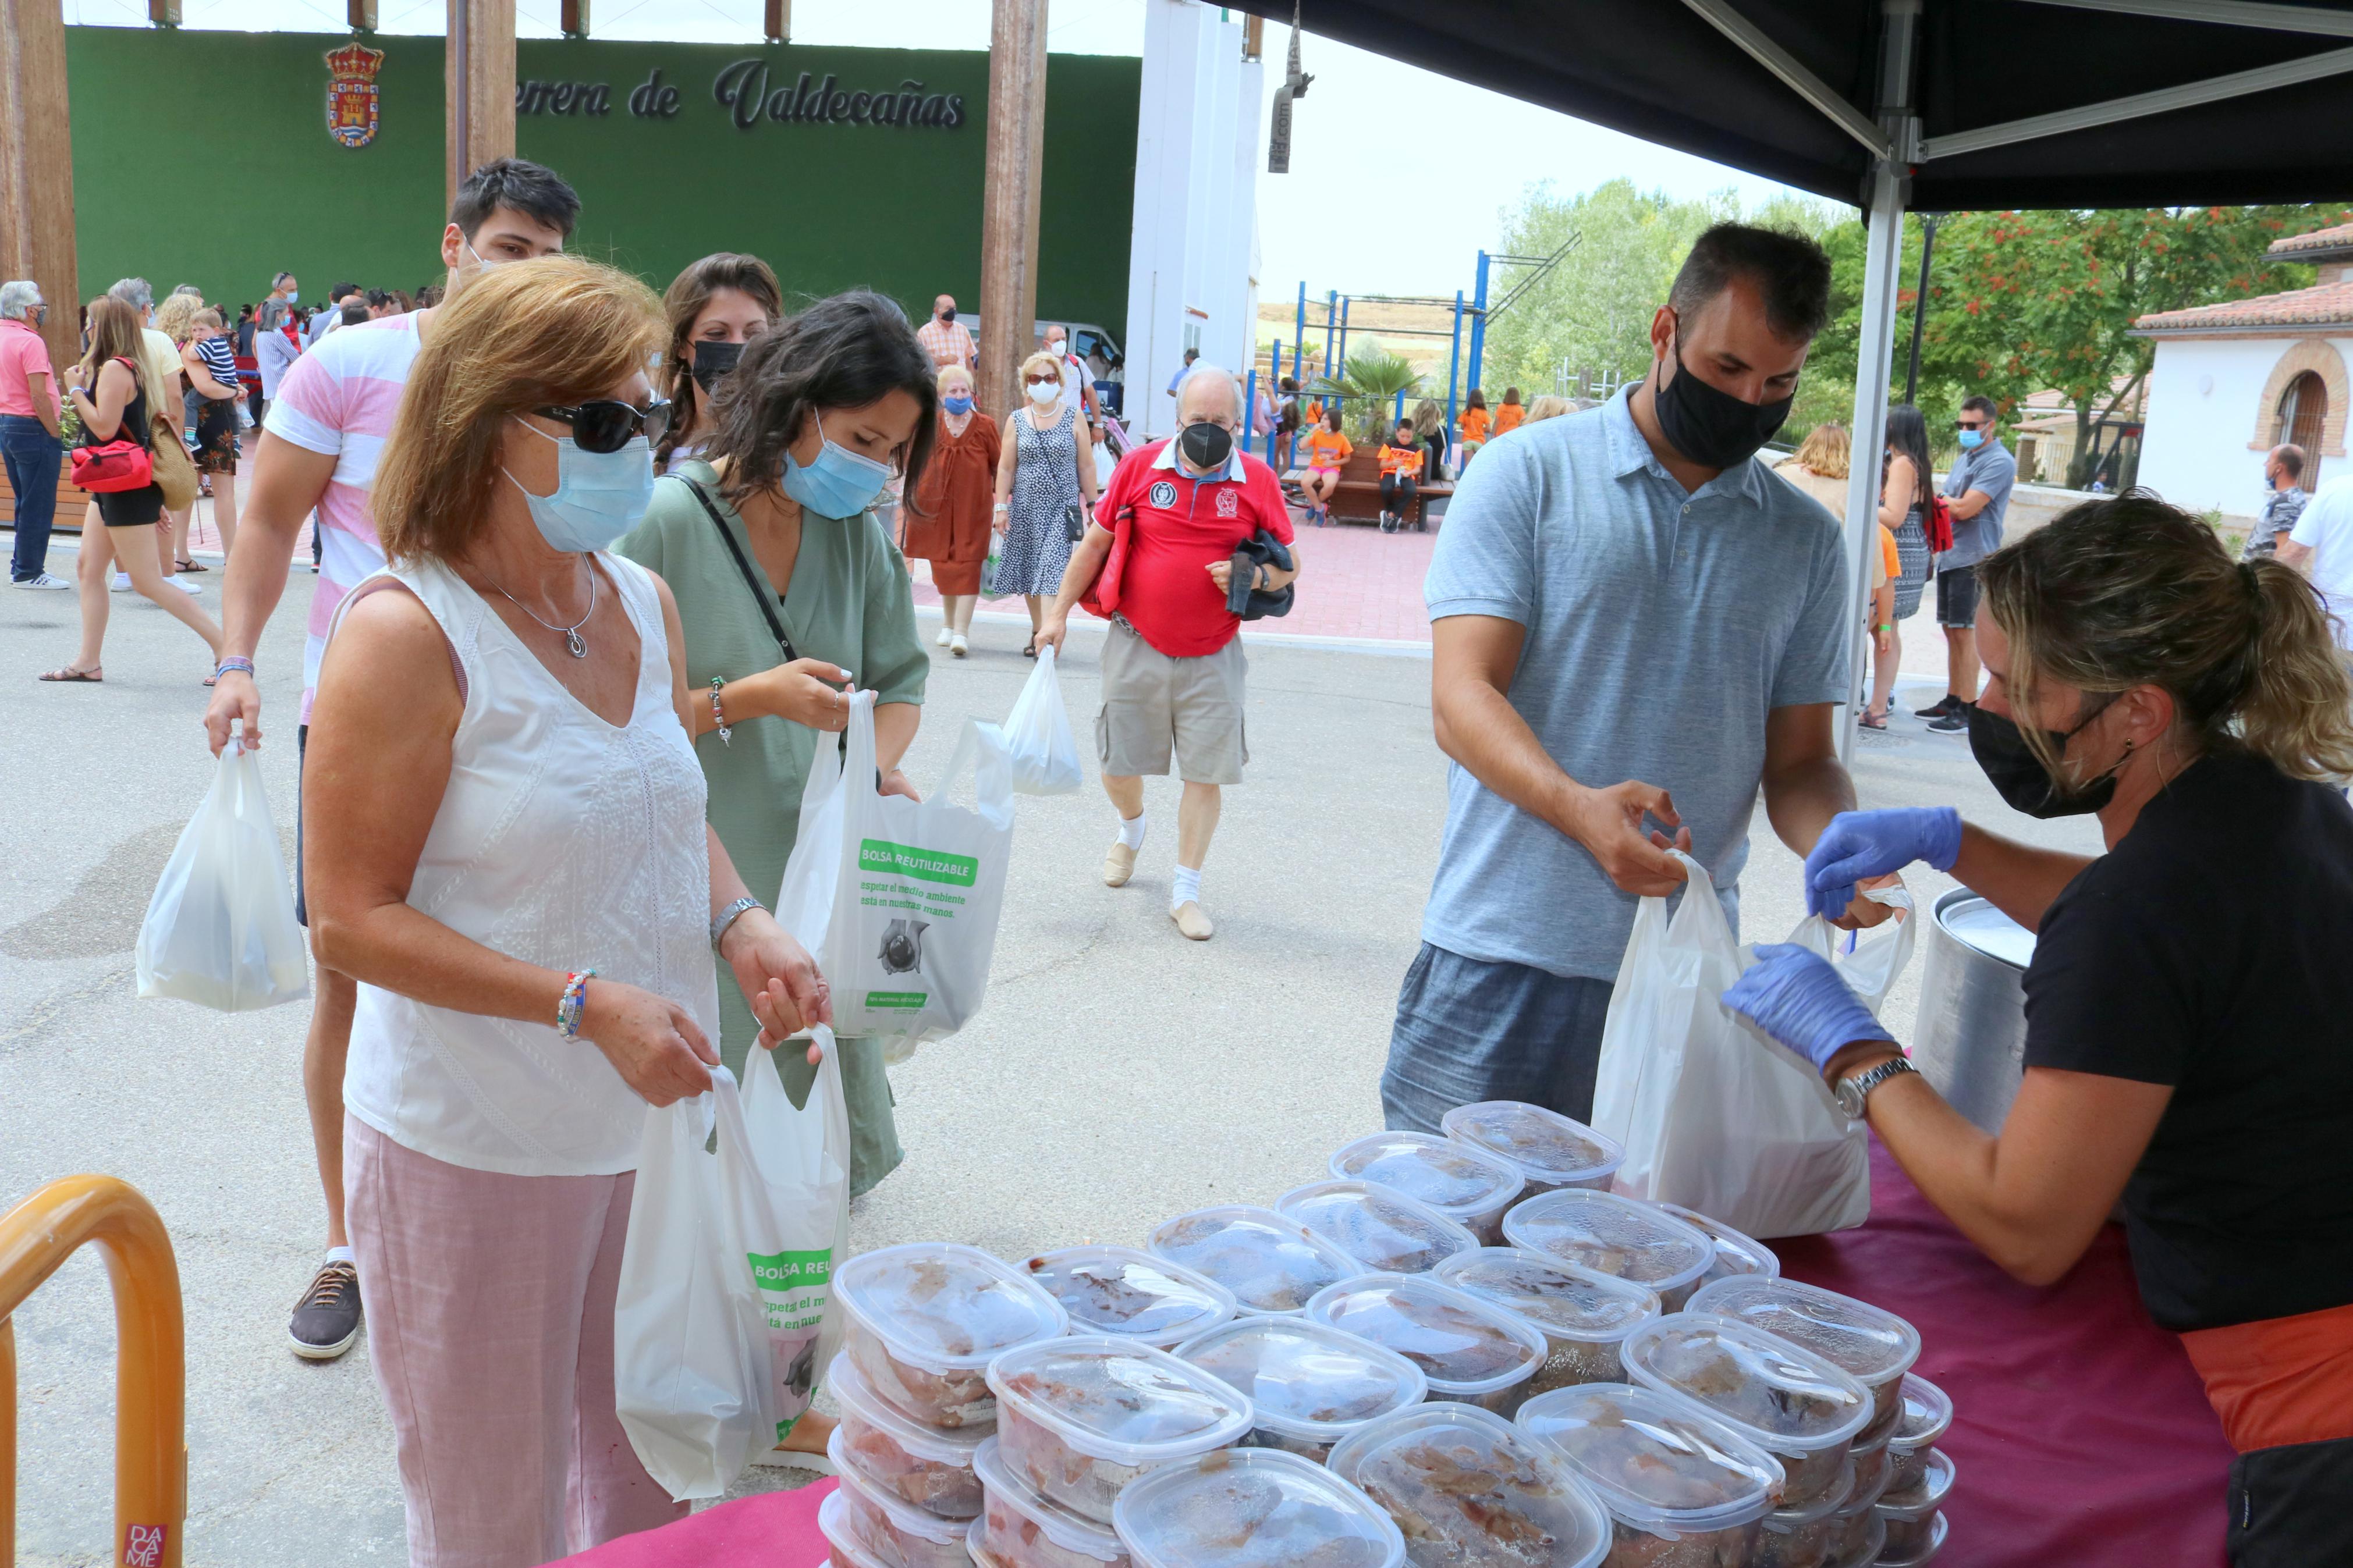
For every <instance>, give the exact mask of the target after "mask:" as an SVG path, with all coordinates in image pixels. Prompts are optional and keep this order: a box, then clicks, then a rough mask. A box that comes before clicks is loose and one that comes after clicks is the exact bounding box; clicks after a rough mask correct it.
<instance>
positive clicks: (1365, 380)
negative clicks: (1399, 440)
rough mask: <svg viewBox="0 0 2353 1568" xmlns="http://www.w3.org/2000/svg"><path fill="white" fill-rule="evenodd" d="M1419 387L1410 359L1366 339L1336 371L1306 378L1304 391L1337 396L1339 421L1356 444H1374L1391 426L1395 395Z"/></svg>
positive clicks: (1417, 389)
mask: <svg viewBox="0 0 2353 1568" xmlns="http://www.w3.org/2000/svg"><path fill="white" fill-rule="evenodd" d="M1420 390H1421V376H1420V374H1419V373H1417V372H1416V371H1415V370H1414V368H1413V363H1412V362H1411V361H1409V360H1408V359H1407V358H1406V357H1405V356H1404V355H1403V354H1400V353H1392V352H1390V351H1389V350H1388V349H1387V348H1385V347H1383V346H1382V345H1381V344H1380V343H1378V342H1368V343H1366V346H1365V347H1364V348H1362V349H1360V350H1358V351H1357V352H1356V353H1351V354H1349V356H1348V358H1347V363H1345V364H1343V365H1342V366H1341V367H1340V373H1339V374H1337V375H1319V376H1315V377H1314V378H1313V379H1312V380H1310V381H1309V382H1308V384H1307V385H1306V388H1305V389H1304V395H1306V396H1309V397H1322V398H1326V399H1329V398H1333V397H1337V398H1339V399H1340V407H1341V410H1342V414H1341V425H1342V426H1343V428H1345V430H1346V432H1347V434H1348V437H1349V439H1350V440H1352V441H1355V442H1356V443H1357V444H1358V445H1360V446H1361V445H1366V444H1375V445H1377V444H1378V443H1379V441H1380V440H1381V438H1382V437H1385V436H1387V435H1388V433H1389V430H1390V429H1391V428H1392V425H1391V421H1392V419H1393V418H1394V416H1395V412H1396V409H1397V400H1398V394H1399V393H1403V394H1404V395H1406V396H1407V397H1408V398H1411V397H1412V396H1413V395H1415V394H1416V393H1418V392H1419V391H1420Z"/></svg>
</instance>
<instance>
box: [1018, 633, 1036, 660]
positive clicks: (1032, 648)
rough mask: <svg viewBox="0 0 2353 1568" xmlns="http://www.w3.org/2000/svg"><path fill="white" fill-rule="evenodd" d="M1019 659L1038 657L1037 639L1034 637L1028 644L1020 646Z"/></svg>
mask: <svg viewBox="0 0 2353 1568" xmlns="http://www.w3.org/2000/svg"><path fill="white" fill-rule="evenodd" d="M1021 657H1022V658H1037V657H1038V639H1037V638H1036V637H1031V638H1030V639H1029V641H1028V642H1026V643H1023V644H1022V645H1021Z"/></svg>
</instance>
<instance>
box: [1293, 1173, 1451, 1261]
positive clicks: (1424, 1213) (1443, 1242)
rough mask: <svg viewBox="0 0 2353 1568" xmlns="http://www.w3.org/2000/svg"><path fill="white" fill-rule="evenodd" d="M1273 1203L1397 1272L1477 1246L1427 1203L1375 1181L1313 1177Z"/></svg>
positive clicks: (1354, 1253) (1351, 1251) (1355, 1254)
mask: <svg viewBox="0 0 2353 1568" xmlns="http://www.w3.org/2000/svg"><path fill="white" fill-rule="evenodd" d="M1274 1206H1275V1210H1276V1212H1277V1213H1279V1214H1283V1215H1289V1216H1290V1217H1291V1218H1293V1219H1295V1220H1297V1221H1298V1222H1299V1223H1300V1224H1302V1225H1303V1226H1306V1227H1307V1228H1308V1229H1310V1230H1312V1231H1314V1233H1315V1234H1316V1235H1318V1236H1320V1237H1323V1238H1324V1240H1326V1241H1328V1242H1330V1243H1331V1244H1332V1245H1333V1246H1335V1247H1338V1248H1339V1249H1340V1250H1341V1251H1343V1252H1345V1253H1346V1254H1347V1255H1348V1256H1349V1257H1351V1258H1355V1259H1356V1261H1357V1263H1358V1264H1360V1265H1361V1266H1363V1267H1364V1268H1376V1269H1382V1270H1385V1271H1387V1272H1389V1273H1393V1274H1420V1273H1423V1272H1426V1271H1427V1270H1429V1269H1430V1268H1435V1267H1437V1266H1438V1265H1439V1264H1440V1263H1441V1262H1443V1261H1445V1260H1446V1259H1447V1258H1451V1257H1453V1256H1454V1255H1455V1254H1457V1253H1461V1252H1468V1251H1470V1250H1471V1249H1472V1248H1473V1247H1477V1246H1478V1245H1479V1238H1478V1237H1475V1236H1473V1235H1472V1234H1471V1233H1470V1232H1469V1231H1467V1230H1465V1229H1463V1228H1462V1227H1461V1226H1459V1225H1457V1224H1455V1223H1454V1221H1452V1220H1451V1219H1449V1218H1447V1217H1446V1216H1445V1215H1442V1214H1440V1213H1439V1212H1438V1211H1437V1210H1436V1209H1434V1208H1431V1207H1430V1205H1428V1204H1425V1203H1421V1202H1419V1201H1417V1200H1415V1199H1413V1198H1409V1197H1408V1196H1406V1195H1405V1194H1403V1193H1401V1192H1399V1191H1398V1190H1397V1189H1396V1188H1395V1187H1385V1186H1382V1185H1380V1184H1377V1183H1374V1182H1355V1181H1350V1182H1310V1183H1308V1184H1306V1185H1305V1186H1303V1187H1293V1188H1292V1189H1291V1190H1290V1191H1289V1192H1287V1193H1285V1194H1282V1196H1281V1197H1279V1198H1277V1199H1275V1200H1274Z"/></svg>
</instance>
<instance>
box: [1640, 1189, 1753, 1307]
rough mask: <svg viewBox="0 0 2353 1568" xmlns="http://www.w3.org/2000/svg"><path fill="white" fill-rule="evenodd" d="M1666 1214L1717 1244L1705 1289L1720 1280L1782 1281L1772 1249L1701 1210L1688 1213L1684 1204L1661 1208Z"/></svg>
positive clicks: (1703, 1278)
mask: <svg viewBox="0 0 2353 1568" xmlns="http://www.w3.org/2000/svg"><path fill="white" fill-rule="evenodd" d="M1658 1206H1659V1207H1661V1208H1662V1209H1664V1210H1666V1211H1667V1212H1668V1213H1669V1214H1671V1215H1674V1216H1675V1217H1676V1218H1677V1219H1679V1220H1681V1221H1683V1223H1684V1224H1685V1225H1687V1226H1691V1227H1692V1228H1693V1229H1694V1230H1697V1231H1704V1232H1705V1233H1706V1235H1707V1238H1708V1239H1709V1240H1710V1241H1713V1242H1714V1243H1715V1262H1713V1263H1711V1264H1709V1265H1708V1266H1707V1272H1706V1273H1704V1274H1703V1275H1701V1276H1700V1277H1699V1282H1700V1284H1701V1286H1702V1287H1703V1288H1704V1287H1706V1286H1709V1285H1713V1284H1715V1282H1716V1281H1717V1280H1719V1279H1732V1278H1733V1277H1734V1276H1736V1275H1742V1274H1757V1275H1762V1276H1763V1277H1764V1278H1766V1279H1779V1278H1780V1277H1781V1258H1780V1255H1779V1254H1778V1253H1776V1252H1775V1251H1774V1250H1773V1249H1772V1248H1771V1247H1767V1246H1766V1245H1765V1244H1764V1243H1763V1242H1761V1241H1759V1240H1757V1238H1756V1237H1753V1236H1750V1235H1748V1234H1746V1232H1743V1231H1737V1230H1735V1229H1733V1228H1732V1227H1731V1226H1728V1225H1726V1224H1725V1223H1724V1222H1723V1221H1722V1220H1720V1219H1710V1218H1709V1217H1708V1216H1707V1215H1704V1214H1702V1213H1700V1212H1699V1211H1698V1210H1697V1209H1687V1208H1685V1207H1683V1205H1681V1204H1661V1205H1658Z"/></svg>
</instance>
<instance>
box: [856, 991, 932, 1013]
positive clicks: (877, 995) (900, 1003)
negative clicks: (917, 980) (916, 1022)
mask: <svg viewBox="0 0 2353 1568" xmlns="http://www.w3.org/2000/svg"><path fill="white" fill-rule="evenodd" d="M930 999H931V993H930V992H928V991H869V992H868V993H867V994H866V1005H868V1006H869V1007H872V1008H876V1009H878V1010H880V1009H884V1008H888V1009H891V1010H892V1011H897V1012H908V1013H912V1012H913V1011H914V1010H915V1009H916V1008H918V1007H921V1006H922V1005H923V1004H924V1003H925V1002H927V1001H929V1000H930Z"/></svg>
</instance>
